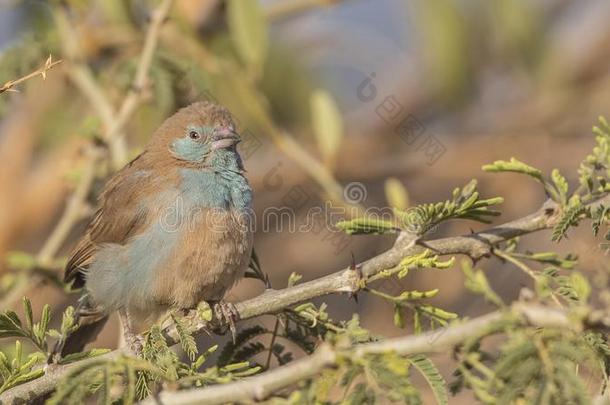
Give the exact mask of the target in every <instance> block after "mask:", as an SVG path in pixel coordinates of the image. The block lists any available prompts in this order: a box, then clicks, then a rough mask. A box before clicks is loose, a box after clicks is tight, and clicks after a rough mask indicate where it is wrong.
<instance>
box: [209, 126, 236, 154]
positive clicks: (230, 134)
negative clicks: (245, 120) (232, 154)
mask: <svg viewBox="0 0 610 405" xmlns="http://www.w3.org/2000/svg"><path fill="white" fill-rule="evenodd" d="M239 141H241V139H240V137H239V135H238V134H237V133H236V132H235V131H234V130H233V129H231V128H223V129H219V130H217V131H216V132H214V135H212V150H216V149H223V148H230V147H231V146H233V145H237V144H238V143H239Z"/></svg>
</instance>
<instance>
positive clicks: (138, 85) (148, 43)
mask: <svg viewBox="0 0 610 405" xmlns="http://www.w3.org/2000/svg"><path fill="white" fill-rule="evenodd" d="M172 3H173V0H163V2H162V3H161V4H160V5H159V7H157V9H155V10H154V11H153V13H152V17H151V21H150V27H149V28H148V31H147V33H146V39H145V40H144V47H143V48H142V53H141V54H140V61H139V62H138V68H137V70H136V75H135V76H134V80H133V83H132V85H131V88H130V89H129V92H128V93H127V97H125V99H124V100H123V103H122V104H121V107H120V108H119V112H118V114H117V116H116V117H115V118H114V119H113V121H112V124H111V125H110V126H109V128H108V136H107V137H108V139H109V140H110V141H111V144H110V150H111V153H112V154H113V155H114V156H116V163H117V164H118V167H116V168H117V169H118V168H120V167H121V166H123V165H124V164H125V162H126V161H127V144H126V142H125V137H124V136H123V135H122V134H121V131H122V130H123V128H124V126H125V124H126V123H127V121H128V120H129V118H131V116H132V115H133V113H134V112H135V110H136V108H138V105H139V104H140V102H141V101H142V99H143V91H144V88H145V87H146V86H147V84H148V73H149V71H150V66H151V65H152V61H153V56H154V54H155V49H156V48H157V43H158V42H159V32H160V31H161V27H162V26H163V22H164V21H165V18H166V17H167V14H168V13H169V10H170V9H171V7H172Z"/></svg>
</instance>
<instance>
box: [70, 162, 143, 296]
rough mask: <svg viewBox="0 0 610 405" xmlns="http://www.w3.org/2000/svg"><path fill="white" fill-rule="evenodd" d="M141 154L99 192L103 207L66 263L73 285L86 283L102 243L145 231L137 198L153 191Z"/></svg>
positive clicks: (119, 242) (116, 240)
mask: <svg viewBox="0 0 610 405" xmlns="http://www.w3.org/2000/svg"><path fill="white" fill-rule="evenodd" d="M144 153H145V152H144ZM142 156H143V154H140V155H139V156H138V157H136V158H135V159H134V160H132V161H131V162H130V163H129V164H127V165H126V166H125V167H124V168H123V169H121V170H120V171H119V172H117V173H116V174H115V175H114V176H113V177H112V178H111V179H110V180H109V181H108V183H107V184H106V186H105V188H104V191H103V192H102V194H101V196H100V208H99V209H98V211H97V212H96V213H95V215H94V217H93V219H92V220H91V222H90V223H89V226H88V227H87V231H86V233H85V235H84V236H83V238H82V239H81V240H80V241H79V242H78V244H77V245H76V247H75V248H74V250H73V251H72V254H71V255H70V259H69V260H68V263H67V264H66V269H65V274H64V281H65V282H67V283H69V282H71V281H74V283H73V287H75V288H80V287H82V286H83V285H84V278H83V271H84V270H86V269H87V268H88V267H89V265H90V264H91V261H92V259H93V255H94V254H95V252H96V250H97V249H98V247H99V246H100V245H101V244H104V243H118V244H123V243H125V242H126V241H127V240H128V239H129V238H130V237H132V236H134V235H137V234H138V233H139V232H141V231H142V229H143V226H142V225H144V224H145V222H146V216H147V212H146V209H145V208H144V207H143V206H142V205H141V204H138V200H139V199H140V198H141V197H142V193H147V192H150V188H149V187H146V183H147V182H146V176H147V172H146V170H143V169H142V167H141V166H142V165H141V164H140V163H141V161H142ZM136 190H137V191H136Z"/></svg>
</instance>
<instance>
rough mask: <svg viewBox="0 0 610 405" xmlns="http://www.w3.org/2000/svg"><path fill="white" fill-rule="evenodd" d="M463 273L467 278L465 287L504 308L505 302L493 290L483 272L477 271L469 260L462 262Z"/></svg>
mask: <svg viewBox="0 0 610 405" xmlns="http://www.w3.org/2000/svg"><path fill="white" fill-rule="evenodd" d="M462 271H463V272H464V276H465V277H466V279H465V281H464V285H465V287H466V288H467V289H469V290H470V291H472V292H473V293H475V294H480V295H482V296H483V297H484V298H485V299H486V300H487V301H489V302H491V303H492V304H494V305H496V306H498V307H504V302H503V301H502V299H501V298H500V296H499V295H498V294H496V292H495V291H494V290H493V289H492V288H491V286H490V285H489V282H488V281H487V277H486V276H485V273H483V271H482V270H475V269H474V268H473V267H472V264H471V263H470V262H468V261H467V260H464V261H462Z"/></svg>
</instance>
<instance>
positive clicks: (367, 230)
mask: <svg viewBox="0 0 610 405" xmlns="http://www.w3.org/2000/svg"><path fill="white" fill-rule="evenodd" d="M335 226H336V227H337V228H338V229H340V230H342V231H344V232H345V233H347V234H348V235H357V234H384V233H390V232H396V230H397V228H396V226H395V225H394V224H393V223H392V222H389V221H384V220H381V219H375V218H364V217H362V218H355V219H351V220H349V221H341V222H338V223H337V225H335Z"/></svg>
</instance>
